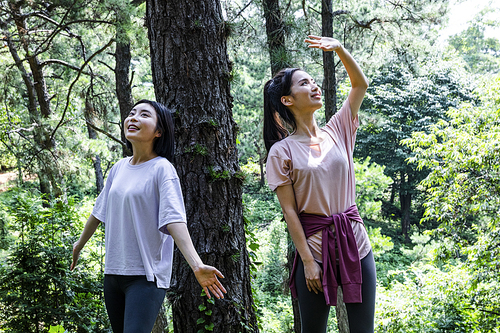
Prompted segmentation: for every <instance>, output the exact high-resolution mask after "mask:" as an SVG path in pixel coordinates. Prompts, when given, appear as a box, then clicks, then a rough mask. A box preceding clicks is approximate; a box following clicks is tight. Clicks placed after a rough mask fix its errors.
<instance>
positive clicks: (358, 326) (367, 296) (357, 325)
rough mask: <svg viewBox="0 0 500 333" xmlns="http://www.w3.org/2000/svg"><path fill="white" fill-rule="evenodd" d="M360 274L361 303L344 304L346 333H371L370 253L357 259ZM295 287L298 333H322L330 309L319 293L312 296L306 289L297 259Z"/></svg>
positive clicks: (372, 274)
mask: <svg viewBox="0 0 500 333" xmlns="http://www.w3.org/2000/svg"><path fill="white" fill-rule="evenodd" d="M361 271H362V274H363V275H362V276H363V284H362V288H361V289H362V290H361V293H362V298H363V303H347V304H346V308H347V316H348V320H349V330H350V333H373V331H374V321H375V320H374V319H375V291H376V284H377V272H376V270H375V260H374V259H373V253H372V251H370V253H368V255H367V256H366V257H364V258H363V259H361ZM295 288H296V289H297V297H298V299H299V310H300V323H301V326H302V333H324V332H326V328H327V324H328V314H329V313H330V306H328V305H326V301H325V296H324V295H323V293H321V292H320V293H318V294H315V293H314V292H310V291H309V290H308V289H307V285H306V279H305V275H304V264H303V263H302V260H301V259H300V257H299V261H298V265H297V270H296V271H295Z"/></svg>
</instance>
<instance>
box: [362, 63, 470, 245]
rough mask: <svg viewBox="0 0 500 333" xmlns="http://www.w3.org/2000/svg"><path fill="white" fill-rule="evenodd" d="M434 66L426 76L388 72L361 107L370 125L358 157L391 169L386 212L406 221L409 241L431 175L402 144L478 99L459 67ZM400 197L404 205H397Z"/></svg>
mask: <svg viewBox="0 0 500 333" xmlns="http://www.w3.org/2000/svg"><path fill="white" fill-rule="evenodd" d="M431 62H433V60H429V62H428V66H425V65H424V66H423V68H426V71H425V72H424V73H422V74H421V75H418V74H416V75H414V74H412V73H411V72H409V71H408V70H407V69H406V68H404V67H403V66H402V65H401V64H397V65H396V64H393V65H388V66H385V67H382V68H381V69H380V71H379V72H378V74H377V75H376V76H375V77H373V78H372V79H371V84H370V87H369V88H368V92H367V96H366V98H365V100H364V102H363V105H362V107H361V109H362V110H363V111H364V113H365V114H364V115H363V117H362V119H363V118H364V119H365V120H364V121H363V125H362V126H361V127H360V129H359V131H358V136H357V144H356V147H357V149H356V151H355V154H356V156H358V157H362V158H366V157H368V156H370V157H371V160H372V161H374V162H376V163H378V164H380V165H383V166H385V170H384V173H385V174H386V175H387V176H389V177H391V179H392V187H391V190H392V192H391V197H390V200H389V202H385V205H384V206H385V207H383V208H384V210H385V212H386V214H387V215H389V217H391V218H399V219H400V220H401V233H402V235H403V236H404V238H405V240H407V241H409V234H408V231H409V228H410V224H411V223H416V222H418V221H419V220H420V216H414V215H412V212H413V210H412V200H413V199H414V198H415V195H416V193H417V191H418V190H417V184H418V183H419V182H420V181H421V180H422V179H424V178H425V177H426V176H427V174H428V171H427V169H425V168H423V169H418V168H417V167H416V165H415V164H411V163H410V164H409V163H407V160H408V158H411V157H412V156H413V153H412V152H411V150H410V149H409V148H408V147H406V146H404V145H402V144H401V140H403V139H407V138H409V137H411V133H412V132H415V131H427V128H428V126H429V125H431V124H433V123H435V122H437V121H438V120H440V119H445V118H446V114H445V112H446V110H448V109H449V108H450V107H456V106H458V105H459V104H460V103H461V102H462V101H473V99H474V97H473V95H472V93H471V88H470V87H468V86H467V84H466V82H465V81H463V80H461V78H460V76H459V75H458V73H459V68H458V67H446V64H445V63H441V64H439V63H438V62H437V59H435V60H434V62H433V65H432V67H431V65H430V64H431ZM396 196H397V201H398V204H399V205H395V200H396Z"/></svg>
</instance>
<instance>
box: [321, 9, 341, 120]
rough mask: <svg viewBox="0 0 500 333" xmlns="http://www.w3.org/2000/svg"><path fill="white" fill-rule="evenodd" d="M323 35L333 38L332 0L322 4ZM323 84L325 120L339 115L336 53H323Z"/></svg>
mask: <svg viewBox="0 0 500 333" xmlns="http://www.w3.org/2000/svg"><path fill="white" fill-rule="evenodd" d="M321 35H322V36H324V37H333V9H332V0H322V2H321ZM323 74H324V75H323V84H322V90H323V95H324V97H323V98H324V102H325V119H326V121H327V122H328V120H329V119H330V118H331V117H332V116H333V115H334V114H335V113H337V79H336V77H335V52H323Z"/></svg>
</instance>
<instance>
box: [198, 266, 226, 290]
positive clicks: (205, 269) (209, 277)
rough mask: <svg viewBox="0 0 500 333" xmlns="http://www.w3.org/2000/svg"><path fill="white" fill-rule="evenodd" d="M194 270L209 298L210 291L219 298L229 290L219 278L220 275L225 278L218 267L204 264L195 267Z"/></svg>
mask: <svg viewBox="0 0 500 333" xmlns="http://www.w3.org/2000/svg"><path fill="white" fill-rule="evenodd" d="M193 272H194V275H195V276H196V279H197V280H198V283H199V284H200V285H201V286H202V288H203V290H205V294H207V296H208V298H210V293H209V291H210V292H211V293H212V294H213V295H214V296H215V297H217V298H224V293H226V292H227V291H226V289H225V288H224V286H223V285H222V284H221V283H220V281H219V279H218V278H217V277H220V278H222V279H223V278H224V275H222V273H221V272H219V270H218V269H217V268H215V267H212V266H209V265H202V266H198V267H196V268H194V269H193Z"/></svg>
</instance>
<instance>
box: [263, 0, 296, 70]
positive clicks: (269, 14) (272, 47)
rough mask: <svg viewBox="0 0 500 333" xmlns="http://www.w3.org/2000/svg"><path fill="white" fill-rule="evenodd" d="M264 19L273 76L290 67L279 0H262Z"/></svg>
mask: <svg viewBox="0 0 500 333" xmlns="http://www.w3.org/2000/svg"><path fill="white" fill-rule="evenodd" d="M262 6H263V9H264V17H265V19H266V34H267V45H268V47H269V56H270V61H271V74H272V76H274V75H275V74H276V73H277V72H279V71H280V70H281V69H283V68H287V67H290V61H289V54H288V51H287V49H286V47H285V24H284V23H283V19H282V16H281V11H280V6H279V0H262Z"/></svg>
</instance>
